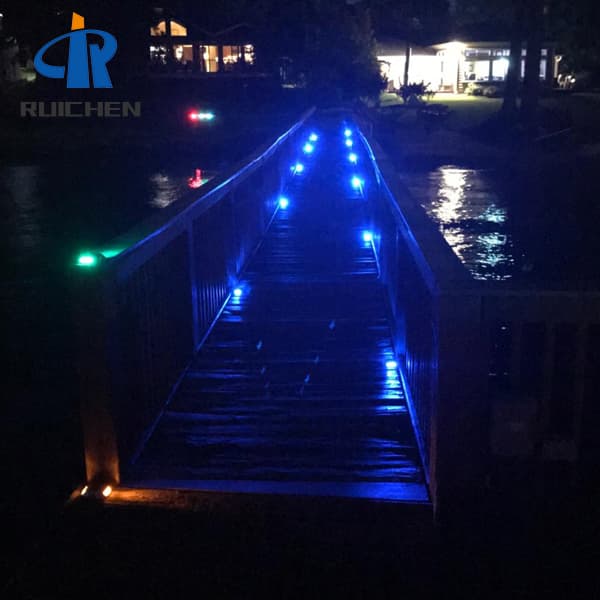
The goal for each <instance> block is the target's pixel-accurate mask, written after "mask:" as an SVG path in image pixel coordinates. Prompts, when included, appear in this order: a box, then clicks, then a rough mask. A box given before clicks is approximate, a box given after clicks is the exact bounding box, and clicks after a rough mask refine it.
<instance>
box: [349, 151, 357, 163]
mask: <svg viewBox="0 0 600 600" xmlns="http://www.w3.org/2000/svg"><path fill="white" fill-rule="evenodd" d="M348 160H349V161H350V162H351V163H352V164H353V165H355V164H356V163H357V162H358V155H357V154H356V152H350V154H348Z"/></svg>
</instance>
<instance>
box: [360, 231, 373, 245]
mask: <svg viewBox="0 0 600 600" xmlns="http://www.w3.org/2000/svg"><path fill="white" fill-rule="evenodd" d="M362 238H363V242H366V243H367V244H370V243H371V242H372V241H373V232H372V231H363V234H362Z"/></svg>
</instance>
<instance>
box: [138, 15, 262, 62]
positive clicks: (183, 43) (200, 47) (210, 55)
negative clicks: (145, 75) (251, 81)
mask: <svg viewBox="0 0 600 600" xmlns="http://www.w3.org/2000/svg"><path fill="white" fill-rule="evenodd" d="M148 51H149V59H150V67H151V68H153V69H154V70H158V71H162V70H175V71H186V72H187V71H193V72H198V73H222V72H232V71H244V70H247V69H248V68H250V67H251V66H252V65H253V64H254V46H253V45H252V44H250V43H248V42H247V41H246V40H230V39H227V40H221V39H219V40H218V41H217V40H208V39H197V38H194V37H192V35H191V34H190V32H189V29H188V28H187V27H185V25H183V24H182V23H181V22H179V21H175V20H170V19H167V20H164V19H163V20H162V21H160V22H159V23H158V24H157V25H156V26H153V27H151V28H150V38H149V47H148Z"/></svg>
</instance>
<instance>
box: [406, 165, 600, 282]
mask: <svg viewBox="0 0 600 600" xmlns="http://www.w3.org/2000/svg"><path fill="white" fill-rule="evenodd" d="M597 173H598V171H597V168H596V166H595V165H594V164H592V163H588V164H577V165H570V166H569V165H561V166H560V167H556V168H554V169H552V168H545V169H541V170H537V171H532V172H521V173H515V172H510V171H508V172H504V171H503V170H501V169H496V170H494V169H473V168H464V167H460V166H456V165H444V166H440V167H438V168H435V169H432V170H418V169H416V170H412V169H411V170H405V171H404V172H402V173H401V176H402V179H403V180H404V182H405V184H406V185H407V187H408V188H409V190H410V191H411V193H412V194H413V196H414V197H415V199H416V200H417V201H418V202H419V203H420V204H421V205H422V206H423V207H424V208H425V210H426V212H427V214H428V215H429V216H430V217H431V218H432V219H433V220H434V221H435V222H436V223H437V224H438V226H439V229H440V231H441V233H442V234H443V236H444V238H445V239H446V241H447V242H448V244H449V245H450V246H451V248H452V249H453V250H454V252H455V253H456V254H457V256H458V257H459V258H460V260H461V262H462V263H463V264H464V265H465V266H466V267H467V268H468V270H469V271H470V272H471V274H472V275H473V277H474V278H475V279H478V280H485V281H505V282H510V283H514V284H523V285H532V284H533V285H544V286H551V287H568V288H572V287H586V288H587V287H595V286H596V285H597V284H598V282H600V265H599V261H598V260H597V257H598V255H599V253H600V235H599V234H598V230H597V224H598V223H600V200H599V199H600V189H599V187H600V186H599V183H598V179H597Z"/></svg>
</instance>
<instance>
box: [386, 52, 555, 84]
mask: <svg viewBox="0 0 600 600" xmlns="http://www.w3.org/2000/svg"><path fill="white" fill-rule="evenodd" d="M437 47H438V48H439V46H437ZM526 54H527V51H526V50H523V51H522V59H521V77H523V76H524V72H525V56H526ZM509 56H510V49H509V47H508V46H500V45H499V46H497V47H489V46H488V47H485V48H484V47H480V46H477V45H473V46H469V45H466V44H461V43H459V42H451V43H449V44H445V45H444V48H443V49H441V50H438V51H437V54H436V55H424V54H419V55H413V56H412V57H411V59H410V65H409V82H411V83H416V82H421V81H424V82H425V83H429V84H430V88H431V89H432V90H434V91H448V92H454V93H458V92H462V91H464V88H465V87H466V85H467V84H468V83H470V82H491V81H496V82H501V81H504V80H505V78H506V73H507V71H508V61H509ZM553 57H554V55H553V52H552V50H551V49H549V48H543V49H542V58H541V61H540V79H541V80H543V81H544V82H546V83H547V84H552V81H553V78H554V58H553ZM378 59H379V61H380V62H381V63H382V72H383V74H384V75H385V76H386V77H387V78H388V81H390V83H391V87H392V88H393V89H399V88H400V86H401V85H402V83H403V80H404V64H405V60H406V58H405V56H404V54H402V55H394V56H391V55H381V56H378Z"/></svg>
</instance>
